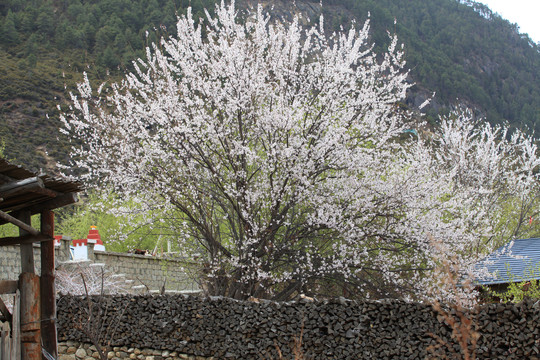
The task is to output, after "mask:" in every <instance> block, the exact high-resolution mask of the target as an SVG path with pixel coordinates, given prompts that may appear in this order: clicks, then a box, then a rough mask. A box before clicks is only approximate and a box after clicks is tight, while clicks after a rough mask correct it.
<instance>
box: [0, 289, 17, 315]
mask: <svg viewBox="0 0 540 360" xmlns="http://www.w3.org/2000/svg"><path fill="white" fill-rule="evenodd" d="M16 291H17V290H15V292H16ZM0 313H2V315H3V316H4V318H5V319H6V321H7V322H9V323H11V322H12V321H13V315H11V313H10V312H9V309H8V308H7V306H6V304H4V301H3V300H2V298H0Z"/></svg>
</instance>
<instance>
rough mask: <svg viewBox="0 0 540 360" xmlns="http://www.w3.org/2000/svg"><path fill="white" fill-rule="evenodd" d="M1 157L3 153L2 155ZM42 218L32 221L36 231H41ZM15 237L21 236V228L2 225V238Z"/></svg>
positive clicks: (0, 231)
mask: <svg viewBox="0 0 540 360" xmlns="http://www.w3.org/2000/svg"><path fill="white" fill-rule="evenodd" d="M0 155H1V153H0ZM40 221H41V220H40V216H39V215H34V216H32V219H31V224H32V227H33V228H34V229H39V227H40ZM13 236H19V228H18V227H17V226H15V225H13V224H10V223H8V224H4V225H0V238H3V237H13Z"/></svg>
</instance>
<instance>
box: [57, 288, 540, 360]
mask: <svg viewBox="0 0 540 360" xmlns="http://www.w3.org/2000/svg"><path fill="white" fill-rule="evenodd" d="M91 301H92V303H93V304H94V305H93V306H94V308H93V314H98V316H96V319H95V320H94V322H96V324H95V326H94V325H92V326H94V327H97V328H100V329H109V330H111V329H114V331H109V332H108V333H107V334H105V333H104V334H103V338H107V339H106V340H107V341H109V340H110V341H111V345H112V346H117V347H126V348H139V349H143V348H152V349H160V350H161V351H164V350H167V351H169V352H176V353H178V354H189V355H192V356H199V357H214V358H216V359H278V358H279V353H281V354H282V356H283V358H287V359H288V358H294V356H293V354H294V351H295V349H297V348H298V349H300V350H301V353H302V354H303V355H304V357H306V358H310V359H340V360H341V359H425V358H426V356H428V357H429V356H430V355H436V354H437V353H440V352H446V353H447V354H451V353H452V349H453V350H455V351H458V352H459V351H460V348H459V345H458V344H457V343H456V342H455V341H454V340H453V339H452V327H451V326H450V325H449V324H447V323H446V322H445V320H444V317H443V316H442V315H441V314H440V313H438V312H435V311H434V310H433V308H432V307H431V306H430V305H427V304H418V303H406V302H402V301H394V300H388V301H377V302H356V301H348V300H345V299H336V300H330V301H321V302H318V301H299V302H290V303H276V302H267V301H262V300H261V301H260V302H240V301H235V300H232V299H227V298H200V297H194V296H184V295H169V296H167V295H166V296H116V297H110V296H106V297H91ZM100 309H101V310H100ZM100 311H101V315H99V314H100ZM452 311H453V310H451V309H450V310H448V312H449V313H450V314H452ZM454 313H455V312H454ZM468 317H469V318H471V319H474V320H475V326H476V331H477V332H478V334H479V338H478V341H477V345H476V354H477V359H498V358H500V359H540V355H539V354H540V333H539V325H540V303H535V302H532V301H529V302H524V303H522V304H519V305H511V304H491V305H486V306H484V307H482V308H480V309H479V310H478V312H477V313H474V314H469V315H468ZM453 318H454V319H456V321H460V317H459V316H457V315H455V316H453ZM86 319H88V302H87V300H86V298H85V297H70V296H65V297H62V298H60V299H59V301H58V327H59V338H60V339H61V340H63V341H67V340H73V341H81V342H88V338H87V336H86V335H85V334H83V333H82V332H81V331H80V329H81V328H82V326H81V325H82V324H84V323H85V321H86ZM99 321H103V324H102V323H101V322H99ZM98 322H99V323H98ZM102 325H103V326H102ZM104 331H105V330H104ZM471 338H472V336H471Z"/></svg>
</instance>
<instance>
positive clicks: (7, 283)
mask: <svg viewBox="0 0 540 360" xmlns="http://www.w3.org/2000/svg"><path fill="white" fill-rule="evenodd" d="M18 288H19V282H18V281H17V280H0V294H15V292H16V291H17V289H18Z"/></svg>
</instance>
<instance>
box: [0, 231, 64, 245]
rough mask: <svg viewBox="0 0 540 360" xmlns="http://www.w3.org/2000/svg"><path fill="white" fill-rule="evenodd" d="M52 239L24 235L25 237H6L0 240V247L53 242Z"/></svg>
mask: <svg viewBox="0 0 540 360" xmlns="http://www.w3.org/2000/svg"><path fill="white" fill-rule="evenodd" d="M53 240H54V238H52V237H50V236H47V235H43V234H39V235H25V236H8V237H3V238H0V246H9V245H21V244H33V243H37V242H44V241H53Z"/></svg>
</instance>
